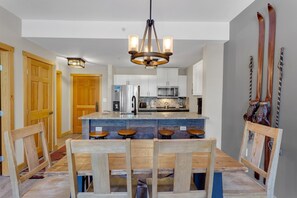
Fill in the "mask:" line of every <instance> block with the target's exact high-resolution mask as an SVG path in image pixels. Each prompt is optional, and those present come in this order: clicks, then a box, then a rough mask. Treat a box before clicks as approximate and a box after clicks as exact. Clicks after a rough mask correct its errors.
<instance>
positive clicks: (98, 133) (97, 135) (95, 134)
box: [89, 131, 109, 139]
mask: <svg viewBox="0 0 297 198" xmlns="http://www.w3.org/2000/svg"><path fill="white" fill-rule="evenodd" d="M108 135H109V133H108V132H107V131H93V132H91V133H89V139H105V137H106V136H108Z"/></svg>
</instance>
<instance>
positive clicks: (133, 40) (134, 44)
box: [128, 35, 139, 52]
mask: <svg viewBox="0 0 297 198" xmlns="http://www.w3.org/2000/svg"><path fill="white" fill-rule="evenodd" d="M138 45H139V37H138V35H129V44H128V50H129V52H138Z"/></svg>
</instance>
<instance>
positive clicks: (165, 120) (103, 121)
mask: <svg viewBox="0 0 297 198" xmlns="http://www.w3.org/2000/svg"><path fill="white" fill-rule="evenodd" d="M80 119H81V120H82V138H83V139H89V133H90V132H91V131H95V130H96V127H102V128H101V130H102V131H108V132H109V133H110V135H109V136H108V137H107V138H111V139H114V138H121V136H119V135H118V134H117V131H118V130H120V129H127V128H132V129H135V130H136V131H137V134H136V135H135V138H139V139H151V138H159V134H158V130H159V129H171V130H174V131H175V134H174V135H173V138H189V135H188V134H187V132H186V130H185V129H189V128H196V129H204V123H205V119H207V117H205V116H202V115H198V114H197V113H192V112H139V113H138V114H137V115H133V114H131V113H119V112H103V113H100V112H95V113H92V114H88V115H84V116H82V117H80Z"/></svg>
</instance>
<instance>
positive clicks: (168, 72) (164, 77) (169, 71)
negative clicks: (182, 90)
mask: <svg viewBox="0 0 297 198" xmlns="http://www.w3.org/2000/svg"><path fill="white" fill-rule="evenodd" d="M157 86H178V68H158V69H157Z"/></svg>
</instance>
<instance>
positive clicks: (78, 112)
mask: <svg viewBox="0 0 297 198" xmlns="http://www.w3.org/2000/svg"><path fill="white" fill-rule="evenodd" d="M99 87H100V76H92V75H73V133H81V132H82V124H81V123H82V122H81V120H80V119H79V117H81V116H83V115H87V114H90V113H93V112H95V111H99V105H100V97H99Z"/></svg>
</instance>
